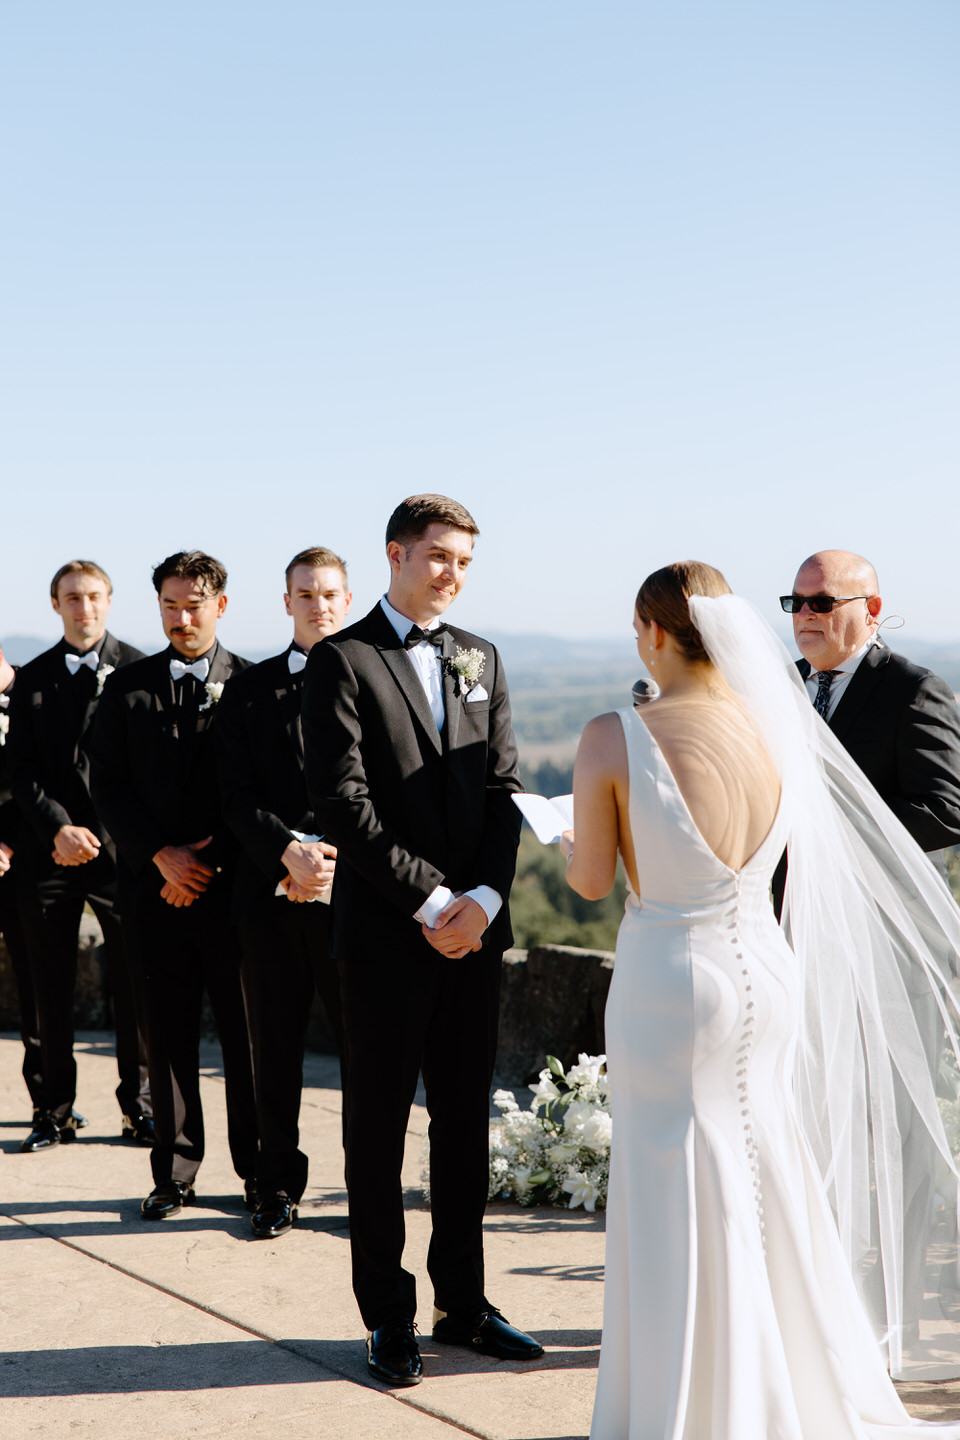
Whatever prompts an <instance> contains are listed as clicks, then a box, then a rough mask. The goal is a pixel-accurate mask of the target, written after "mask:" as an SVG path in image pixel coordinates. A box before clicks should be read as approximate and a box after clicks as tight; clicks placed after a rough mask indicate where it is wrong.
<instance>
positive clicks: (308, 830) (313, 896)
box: [216, 547, 351, 1239]
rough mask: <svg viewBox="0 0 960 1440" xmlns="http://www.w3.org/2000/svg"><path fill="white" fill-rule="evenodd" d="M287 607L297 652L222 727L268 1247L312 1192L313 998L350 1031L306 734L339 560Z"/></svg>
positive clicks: (307, 578) (297, 584)
mask: <svg viewBox="0 0 960 1440" xmlns="http://www.w3.org/2000/svg"><path fill="white" fill-rule="evenodd" d="M283 599H284V604H285V606H286V611H287V614H288V615H289V616H291V618H292V619H293V640H292V642H291V643H290V644H289V645H288V646H287V648H286V649H285V650H284V651H283V652H282V653H281V654H280V655H275V656H273V658H272V659H270V660H264V661H263V663H262V664H260V665H254V666H252V667H251V668H250V669H249V670H245V671H244V673H243V674H242V675H238V676H237V677H236V679H235V680H233V681H232V682H231V684H230V685H229V686H228V687H227V689H226V691H225V692H224V696H223V700H222V701H221V703H220V711H219V714H218V716H217V726H216V737H217V754H218V760H219V768H220V788H221V793H222V796H223V813H224V818H225V819H226V821H227V824H228V825H229V826H230V828H231V829H232V830H233V832H234V835H235V836H236V838H237V840H238V841H239V843H240V848H241V853H240V860H239V863H238V865H237V876H236V881H235V883H234V892H233V911H232V916H233V919H234V920H235V921H236V922H237V924H238V927H239V931H240V945H241V949H242V951H243V990H244V998H245V1000H246V1009H247V1022H248V1025H249V1028H250V1039H251V1044H252V1047H253V1068H254V1086H255V1090H256V1097H257V1121H258V1126H259V1132H260V1155H259V1161H258V1165H257V1191H258V1194H259V1197H260V1205H259V1208H258V1209H257V1210H256V1211H255V1212H254V1214H253V1215H252V1216H251V1225H252V1227H253V1233H254V1235H256V1236H257V1237H258V1239H273V1238H275V1237H276V1236H278V1235H283V1234H286V1232H287V1231H288V1230H290V1229H291V1228H292V1226H293V1224H294V1221H295V1220H296V1217H297V1205H298V1202H299V1200H300V1197H301V1196H302V1194H303V1192H304V1189H305V1188H306V1183H307V1157H306V1155H305V1154H304V1153H303V1151H302V1150H300V1148H299V1129H298V1121H299V1114H300V1096H301V1091H302V1088H303V1047H304V1040H305V1037H306V1031H307V1023H308V1021H309V1018H310V1006H311V1003H312V1000H313V993H314V988H315V987H316V989H318V990H319V992H320V995H321V998H322V1000H323V1003H324V1008H325V1010H326V1014H327V1019H328V1021H329V1024H330V1028H331V1030H332V1031H333V1032H334V1035H335V1037H336V1038H337V1040H338V1042H339V1031H340V982H339V978H338V975H337V969H336V965H335V963H334V962H333V961H332V960H331V959H330V957H329V955H328V941H329V929H330V908H329V899H330V886H331V884H332V882H333V873H334V862H335V859H336V853H337V852H336V850H335V848H334V847H333V846H332V845H329V844H327V843H326V841H324V840H322V839H320V838H319V837H318V833H317V822H316V820H315V818H314V815H313V812H312V810H311V808H310V802H309V800H308V798H307V787H306V782H305V780H304V775H303V735H302V731H301V726H300V690H301V681H302V672H303V668H304V666H305V665H306V663H307V656H308V654H309V653H310V651H311V649H312V648H313V646H314V645H316V644H317V643H318V642H319V641H321V640H323V639H324V638H325V637H326V636H328V635H332V634H334V633H335V632H336V631H337V630H339V629H340V628H341V626H342V625H343V622H344V619H345V617H346V615H347V612H348V611H349V609H350V599H351V596H350V591H349V590H348V588H347V569H346V566H345V565H344V563H343V561H342V560H341V559H340V557H339V555H335V554H334V552H333V551H332V550H327V549H324V548H322V547H318V548H315V549H310V550H303V551H301V552H300V553H299V554H298V555H295V556H294V557H293V559H292V560H291V561H290V564H289V565H288V566H287V571H286V593H285V594H284V597H283ZM311 902H313V903H311Z"/></svg>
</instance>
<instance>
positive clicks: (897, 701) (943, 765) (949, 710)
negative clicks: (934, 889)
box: [797, 645, 960, 851]
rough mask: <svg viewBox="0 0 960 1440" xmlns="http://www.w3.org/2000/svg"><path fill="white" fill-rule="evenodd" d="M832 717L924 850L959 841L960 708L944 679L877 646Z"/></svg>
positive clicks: (801, 664)
mask: <svg viewBox="0 0 960 1440" xmlns="http://www.w3.org/2000/svg"><path fill="white" fill-rule="evenodd" d="M797 668H798V669H799V671H800V673H801V675H803V676H804V678H806V676H807V675H808V674H809V673H810V666H809V665H808V664H807V662H806V661H805V660H799V661H798V662H797ZM829 724H830V728H831V730H832V731H833V733H834V734H835V735H836V737H837V739H838V740H839V741H840V742H841V744H842V745H844V747H845V748H846V749H847V750H848V751H849V753H850V755H851V756H852V758H853V759H854V760H855V761H856V762H857V764H858V765H859V766H860V769H861V770H862V771H863V773H864V774H865V775H866V777H867V779H868V780H869V781H870V783H871V784H872V785H873V786H874V788H875V789H876V790H877V791H879V793H880V795H881V796H882V798H883V799H884V800H885V801H886V803H887V804H888V805H889V806H890V809H891V810H892V811H893V813H894V814H895V815H896V817H897V819H898V820H899V821H900V822H901V824H902V825H903V826H904V827H905V828H906V829H907V830H909V832H910V834H911V835H912V836H913V838H914V840H916V842H917V844H918V845H919V846H920V847H921V849H923V850H927V851H930V850H941V849H942V848H943V847H944V846H946V845H957V844H960V710H958V708H957V702H956V701H955V700H954V698H953V693H952V691H951V690H950V687H949V685H947V683H946V681H944V680H941V679H940V677H939V676H938V675H934V674H933V673H932V671H930V670H924V669H922V668H921V667H920V666H919V665H914V664H912V662H911V661H909V660H907V659H905V658H904V656H902V655H900V654H898V653H897V652H896V651H894V650H890V649H888V647H887V646H886V645H874V646H871V648H870V649H869V650H868V651H867V653H866V655H864V657H863V659H862V660H861V662H860V664H859V665H858V666H857V669H856V670H855V671H854V673H853V675H852V677H851V679H850V681H849V683H848V685H847V687H846V689H845V690H844V692H843V695H842V696H841V697H840V700H839V702H838V704H837V708H836V710H835V711H834V712H833V714H832V716H831V717H830V721H829Z"/></svg>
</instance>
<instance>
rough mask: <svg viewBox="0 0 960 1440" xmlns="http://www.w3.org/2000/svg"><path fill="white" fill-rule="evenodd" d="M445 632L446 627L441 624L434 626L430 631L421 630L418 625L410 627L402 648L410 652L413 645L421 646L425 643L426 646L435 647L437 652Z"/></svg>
mask: <svg viewBox="0 0 960 1440" xmlns="http://www.w3.org/2000/svg"><path fill="white" fill-rule="evenodd" d="M446 630H447V627H446V625H443V624H440V625H434V627H433V629H432V630H421V629H420V626H419V625H411V626H410V629H409V630H408V631H407V638H406V640H404V642H403V648H404V650H412V649H413V647H414V645H422V644H423V643H424V641H426V643H427V644H428V645H435V646H436V647H437V649H438V650H439V649H440V646H441V644H442V643H443V636H444V635H445V634H446Z"/></svg>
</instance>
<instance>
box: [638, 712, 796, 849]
mask: <svg viewBox="0 0 960 1440" xmlns="http://www.w3.org/2000/svg"><path fill="white" fill-rule="evenodd" d="M638 713H639V715H640V717H641V719H642V720H643V722H644V723H645V725H646V726H647V728H648V730H649V731H650V733H651V735H652V736H653V738H654V740H655V741H656V743H657V746H658V748H659V750H660V753H661V754H662V756H663V758H664V760H665V761H666V763H667V765H668V766H669V768H670V771H671V773H672V775H673V778H674V779H675V780H676V782H677V788H678V790H679V791H680V794H681V795H682V796H683V799H684V802H685V804H686V806H687V809H688V810H689V811H690V814H691V816H692V818H693V822H694V824H695V825H696V827H697V829H698V830H699V832H700V834H701V835H702V836H703V839H704V840H705V841H706V843H707V845H709V847H710V849H711V850H712V851H713V853H714V854H715V855H716V857H717V859H718V860H720V861H721V862H722V863H723V864H724V865H726V866H728V867H729V868H730V869H731V870H741V869H742V868H743V866H744V865H745V864H746V863H747V861H748V860H749V859H750V857H751V856H752V855H753V854H754V853H755V852H756V851H757V850H758V849H759V847H760V845H761V844H762V842H763V840H764V839H765V838H766V836H767V834H768V832H769V830H770V827H771V826H772V824H773V822H774V819H775V818H776V813H777V807H778V805H779V803H780V781H779V778H778V776H777V772H776V770H775V769H774V766H773V762H772V760H771V759H770V756H769V755H768V754H767V752H766V750H765V749H764V748H763V745H762V744H761V742H760V738H759V736H758V735H757V732H756V730H755V729H754V727H753V725H752V723H751V721H750V720H749V718H748V717H747V715H746V714H745V712H744V711H743V709H742V707H741V706H740V705H739V703H738V702H737V700H736V697H735V696H734V695H733V694H732V693H731V692H730V691H729V690H727V688H726V687H725V686H724V687H722V688H720V687H711V689H710V690H709V691H704V692H698V693H695V694H684V695H679V696H677V697H675V698H674V697H672V696H671V697H666V698H663V699H660V700H654V701H651V702H650V703H649V704H647V705H644V706H643V707H642V709H641V710H640V711H639V712H638ZM625 818H626V817H625V816H621V827H622V826H623V822H624V820H625Z"/></svg>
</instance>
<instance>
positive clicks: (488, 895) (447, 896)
mask: <svg viewBox="0 0 960 1440" xmlns="http://www.w3.org/2000/svg"><path fill="white" fill-rule="evenodd" d="M380 608H381V609H382V611H383V613H384V615H386V617H387V619H388V620H389V621H390V624H391V625H392V626H393V628H394V630H396V632H397V635H398V637H399V638H400V640H401V641H402V640H406V638H407V635H408V633H409V631H410V629H411V627H412V626H413V624H414V621H413V620H410V619H408V618H407V616H406V615H401V614H400V611H399V610H395V609H394V608H393V606H392V605H391V604H390V601H389V600H388V599H387V597H386V595H384V596H383V598H382V599H381V601H380ZM439 624H440V617H439V616H437V617H436V619H434V620H431V621H430V623H429V625H422V626H421V627H420V628H421V629H422V630H434V629H435V628H436V627H437V626H438V625H439ZM406 654H407V657H408V659H409V660H410V661H411V662H412V664H413V668H414V670H415V671H416V672H417V679H418V680H419V681H420V684H421V685H422V686H423V693H424V695H426V697H427V704H428V705H429V706H430V713H431V715H432V716H433V718H434V720H435V721H436V725H437V729H438V730H442V729H443V722H444V719H445V718H446V712H445V710H444V708H443V661H442V659H441V656H440V651H439V650H438V649H437V648H436V646H435V645H430V644H428V642H427V641H426V640H421V642H420V644H419V645H412V646H411V647H410V649H409V650H408V651H407V652H406ZM465 894H466V895H467V896H468V898H469V899H471V900H475V901H476V902H477V904H478V905H479V906H480V909H481V910H482V911H483V913H484V915H486V917H487V924H488V925H489V924H490V922H491V920H493V918H494V917H495V916H496V915H497V914H498V913H499V911H500V907H501V906H502V905H503V898H502V896H501V895H499V894H498V892H497V891H496V890H494V889H493V887H492V886H490V885H477V886H476V887H475V888H474V889H473V890H467V891H465ZM453 898H454V895H453V891H452V890H450V889H448V888H447V886H446V885H438V886H437V888H436V889H435V890H434V891H433V892H432V893H431V894H430V895H428V896H427V898H426V900H424V902H423V904H422V905H421V906H420V909H419V910H418V911H417V912H416V914H415V915H414V917H413V918H414V920H419V921H420V922H421V923H422V924H424V925H429V926H430V928H431V929H433V922H434V921H435V920H436V918H437V916H438V915H439V914H440V911H441V910H442V909H443V908H444V906H446V905H449V904H450V901H451V900H452V899H453Z"/></svg>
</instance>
